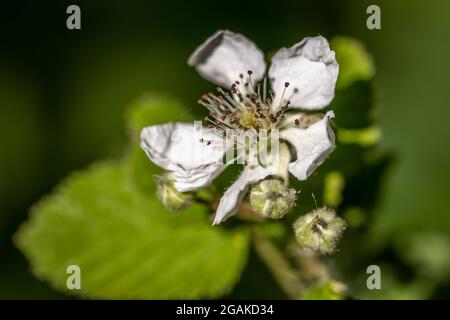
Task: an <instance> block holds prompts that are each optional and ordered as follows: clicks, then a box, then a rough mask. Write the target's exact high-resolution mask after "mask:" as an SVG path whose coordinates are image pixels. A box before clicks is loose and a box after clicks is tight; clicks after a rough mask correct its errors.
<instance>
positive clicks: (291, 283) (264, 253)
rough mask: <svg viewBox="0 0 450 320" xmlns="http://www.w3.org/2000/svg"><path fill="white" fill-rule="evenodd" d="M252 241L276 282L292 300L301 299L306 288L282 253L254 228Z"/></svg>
mask: <svg viewBox="0 0 450 320" xmlns="http://www.w3.org/2000/svg"><path fill="white" fill-rule="evenodd" d="M252 240H253V245H254V248H255V250H256V252H257V254H258V255H259V256H260V257H261V259H262V260H263V261H264V263H265V264H266V266H267V268H268V269H269V270H270V272H271V273H272V274H273V276H274V278H275V280H276V281H277V282H278V284H279V285H280V287H281V288H282V289H283V291H284V292H285V293H286V295H287V296H288V297H289V298H290V299H300V298H301V295H302V294H303V292H304V288H303V287H304V286H303V283H302V281H301V279H300V276H299V274H298V273H297V272H296V270H295V269H294V268H293V267H292V266H291V264H290V263H289V261H287V259H286V258H285V256H284V255H283V253H282V252H280V250H279V249H278V248H277V246H275V244H273V243H272V241H271V240H270V239H268V238H267V237H266V236H265V235H263V234H262V233H261V232H260V231H258V230H256V228H252Z"/></svg>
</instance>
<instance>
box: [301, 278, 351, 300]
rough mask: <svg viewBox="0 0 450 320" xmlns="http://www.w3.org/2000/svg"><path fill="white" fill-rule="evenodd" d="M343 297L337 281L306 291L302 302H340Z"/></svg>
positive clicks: (340, 286)
mask: <svg viewBox="0 0 450 320" xmlns="http://www.w3.org/2000/svg"><path fill="white" fill-rule="evenodd" d="M344 298H345V296H344V295H343V294H342V284H341V283H339V282H337V281H329V282H327V283H325V284H322V285H318V286H316V287H313V288H311V289H310V290H308V291H307V292H306V293H305V294H304V296H303V299H304V300H342V299H344Z"/></svg>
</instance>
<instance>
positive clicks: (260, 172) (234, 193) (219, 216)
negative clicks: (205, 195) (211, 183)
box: [213, 165, 271, 225]
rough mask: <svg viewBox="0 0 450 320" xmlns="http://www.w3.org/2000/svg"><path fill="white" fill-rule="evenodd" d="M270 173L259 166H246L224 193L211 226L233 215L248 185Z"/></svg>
mask: <svg viewBox="0 0 450 320" xmlns="http://www.w3.org/2000/svg"><path fill="white" fill-rule="evenodd" d="M270 173H271V171H270V170H268V169H264V168H263V167H261V166H250V165H248V166H246V167H245V168H244V170H243V171H242V173H241V175H240V176H239V178H238V179H237V180H236V181H235V182H234V183H233V184H232V185H231V186H230V187H229V188H228V189H227V191H225V193H224V194H223V196H222V198H221V199H220V203H219V207H218V208H217V211H216V215H215V217H214V222H213V225H216V224H219V223H221V222H222V221H224V220H225V219H227V218H228V217H230V216H232V215H233V214H235V213H236V210H237V209H238V207H239V204H240V202H241V201H242V198H244V196H245V194H246V193H247V189H248V187H249V185H250V184H253V183H256V182H258V181H260V180H262V179H264V178H265V177H267V176H268V175H270Z"/></svg>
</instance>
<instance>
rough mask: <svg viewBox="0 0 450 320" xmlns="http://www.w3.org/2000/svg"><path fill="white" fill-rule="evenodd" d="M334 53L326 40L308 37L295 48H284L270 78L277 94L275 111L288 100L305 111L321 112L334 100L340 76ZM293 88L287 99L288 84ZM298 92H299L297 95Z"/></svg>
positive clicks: (275, 57)
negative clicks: (286, 84)
mask: <svg viewBox="0 0 450 320" xmlns="http://www.w3.org/2000/svg"><path fill="white" fill-rule="evenodd" d="M334 56H335V54H334V51H332V50H330V46H329V45H328V41H327V40H326V39H325V38H324V37H322V36H318V37H308V38H305V39H303V40H302V41H301V42H299V43H297V44H296V45H294V46H292V47H291V48H288V49H287V48H282V49H280V50H279V51H278V52H277V53H276V54H275V55H274V56H273V58H272V65H271V66H270V70H269V78H270V80H271V83H272V89H273V91H274V93H275V101H274V103H273V108H274V109H276V108H278V107H279V106H280V104H285V103H286V101H288V100H289V101H290V102H291V104H290V105H291V106H293V107H299V108H303V109H321V108H323V107H325V106H327V105H328V104H329V103H330V102H331V100H333V98H334V88H335V86H336V80H337V77H338V73H339V65H338V64H337V62H336V59H335V57H334ZM286 82H288V83H289V86H288V87H287V88H286V92H285V94H284V97H283V99H282V101H281V98H282V96H283V91H284V89H285V83H286ZM296 91H297V92H296Z"/></svg>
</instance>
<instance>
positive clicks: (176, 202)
mask: <svg viewBox="0 0 450 320" xmlns="http://www.w3.org/2000/svg"><path fill="white" fill-rule="evenodd" d="M154 179H155V181H156V183H157V184H158V189H157V190H156V196H157V197H158V199H159V201H161V203H162V204H163V205H164V206H165V207H166V208H167V209H168V210H170V211H178V210H182V209H184V208H186V207H187V206H189V205H190V204H191V202H192V199H193V196H192V194H191V193H183V192H180V191H178V190H177V189H175V186H174V185H173V181H172V180H171V179H170V177H169V175H168V174H165V175H164V176H157V175H155V176H154Z"/></svg>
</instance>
